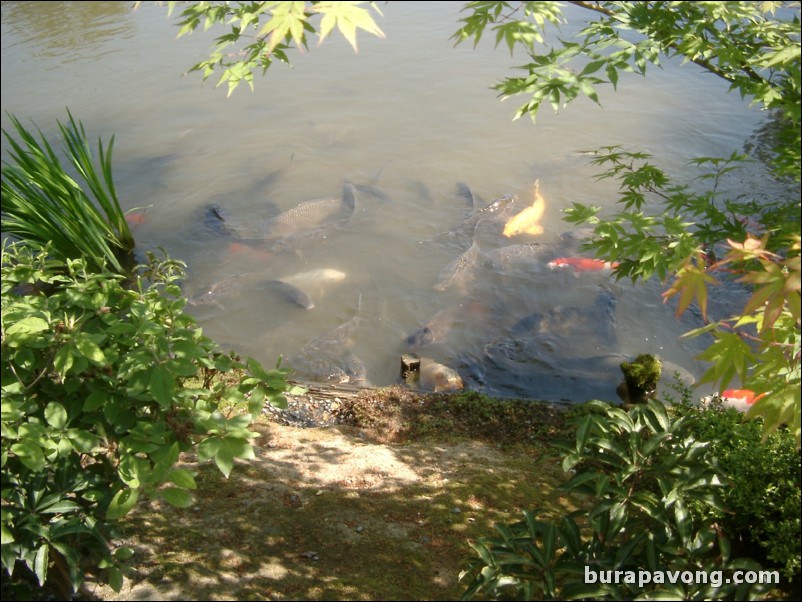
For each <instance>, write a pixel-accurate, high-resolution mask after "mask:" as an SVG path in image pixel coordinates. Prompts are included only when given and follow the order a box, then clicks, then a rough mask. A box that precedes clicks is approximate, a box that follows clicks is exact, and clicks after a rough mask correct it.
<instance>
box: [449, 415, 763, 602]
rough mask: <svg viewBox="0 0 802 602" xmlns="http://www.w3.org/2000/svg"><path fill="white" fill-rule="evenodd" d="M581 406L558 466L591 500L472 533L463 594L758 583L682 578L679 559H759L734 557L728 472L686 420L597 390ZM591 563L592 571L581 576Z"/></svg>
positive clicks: (710, 564) (640, 592) (671, 593)
mask: <svg viewBox="0 0 802 602" xmlns="http://www.w3.org/2000/svg"><path fill="white" fill-rule="evenodd" d="M588 409H589V410H592V411H590V412H588V413H587V414H586V415H585V416H584V417H582V418H581V419H579V421H578V423H577V428H576V437H575V441H573V442H571V443H565V444H562V445H561V448H562V449H563V450H564V454H565V455H564V458H563V468H564V469H565V470H566V471H570V472H572V473H573V476H572V477H571V478H570V479H569V480H568V481H567V482H566V483H565V485H564V488H565V490H566V491H567V492H571V493H574V494H580V495H582V496H584V497H585V498H586V499H587V500H588V503H589V505H590V510H589V511H588V512H577V513H574V514H572V515H569V516H566V517H564V518H563V519H562V520H560V521H547V520H541V519H539V518H538V515H537V513H536V512H524V520H523V521H521V522H519V523H515V524H512V525H496V530H497V531H498V536H497V537H488V538H482V539H480V540H478V541H476V542H474V543H472V547H473V549H474V550H475V552H476V554H477V557H476V558H473V559H472V560H471V561H470V562H469V563H468V568H467V569H466V570H465V571H463V573H462V574H461V578H462V579H465V580H467V582H468V586H467V589H466V592H465V595H464V598H465V599H470V598H472V597H474V596H475V595H477V594H484V595H489V596H491V597H496V598H503V599H523V600H532V599H550V600H553V599H587V598H592V599H610V600H628V599H629V600H631V599H635V598H636V597H642V598H652V599H653V598H658V599H674V600H692V599H706V600H710V599H729V598H737V599H743V598H747V597H748V598H749V599H754V598H755V597H756V596H758V595H760V594H761V593H765V592H766V591H767V590H768V589H769V588H768V586H766V585H751V586H750V585H747V584H740V585H739V584H735V583H733V582H730V583H727V581H728V580H727V579H726V578H722V579H721V580H714V579H712V578H711V579H710V580H709V582H708V583H703V582H702V580H701V579H696V580H695V581H696V583H694V584H688V583H684V582H683V581H682V580H680V579H678V577H679V575H680V573H681V572H683V571H691V572H692V574H694V575H696V574H697V573H696V572H697V571H700V572H703V573H704V574H706V575H708V576H711V575H712V573H711V572H712V571H724V573H723V574H722V573H718V575H719V576H723V577H728V576H730V573H729V571H733V570H736V569H737V570H759V568H760V565H758V563H757V562H755V561H754V560H751V559H747V558H732V554H731V550H730V534H729V533H728V532H727V530H726V529H725V528H724V527H723V525H722V524H721V523H719V522H717V521H716V520H715V518H714V517H716V516H721V515H722V514H724V513H726V511H727V505H726V501H725V498H724V497H723V487H722V484H723V482H722V480H723V479H726V478H727V476H726V475H722V474H721V472H720V469H719V467H718V466H717V464H716V460H715V456H714V454H713V453H712V451H713V450H712V448H711V444H710V443H709V441H706V440H704V439H700V438H698V435H699V433H698V432H697V430H696V429H695V428H694V422H693V420H692V419H691V418H690V417H687V416H686V417H679V418H678V417H676V416H673V415H671V414H670V413H669V412H668V411H667V409H666V407H665V406H664V405H663V404H662V403H660V402H657V401H654V400H652V401H649V402H648V403H647V404H641V405H637V406H634V407H633V408H632V409H631V410H629V411H628V412H625V411H624V410H622V409H620V408H617V407H613V406H610V405H608V404H605V403H602V402H591V403H590V404H588ZM701 509H704V510H705V511H701ZM588 570H591V572H592V574H593V575H595V576H596V582H595V583H592V582H591V581H592V578H591V579H588V580H586V573H587V572H588ZM600 571H621V573H620V575H621V577H620V579H618V580H614V581H613V582H612V583H609V582H608V583H602V582H601V579H600V575H599V572H600ZM643 571H652V572H653V573H652V574H654V572H656V571H661V572H662V574H663V575H664V576H665V582H664V583H656V582H648V583H644V582H643V581H642V580H641V575H642V572H643ZM672 575H673V576H674V581H673V582H672V578H671V576H672Z"/></svg>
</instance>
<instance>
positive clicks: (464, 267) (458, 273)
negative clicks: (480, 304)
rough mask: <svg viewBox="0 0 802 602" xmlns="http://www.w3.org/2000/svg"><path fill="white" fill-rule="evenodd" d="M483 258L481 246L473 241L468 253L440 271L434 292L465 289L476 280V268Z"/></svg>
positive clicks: (462, 254)
mask: <svg viewBox="0 0 802 602" xmlns="http://www.w3.org/2000/svg"><path fill="white" fill-rule="evenodd" d="M481 256H482V251H481V250H480V249H479V245H477V244H476V241H473V243H472V244H471V246H470V248H469V249H468V250H467V251H465V252H464V253H461V254H460V255H459V256H457V258H456V259H454V260H453V261H452V262H451V263H449V264H448V265H447V266H446V267H444V268H443V269H442V270H441V271H440V273H439V274H438V275H437V281H436V282H435V283H434V290H436V291H445V290H446V289H448V288H451V287H453V286H457V287H459V288H461V289H464V288H465V287H466V286H467V285H468V283H469V282H470V281H471V280H472V279H473V278H474V268H475V267H476V265H477V264H478V263H479V259H480V257H481Z"/></svg>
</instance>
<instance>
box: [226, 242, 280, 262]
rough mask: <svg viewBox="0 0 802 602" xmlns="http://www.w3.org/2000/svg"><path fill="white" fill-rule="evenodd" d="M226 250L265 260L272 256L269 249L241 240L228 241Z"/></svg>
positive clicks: (234, 253) (233, 253)
mask: <svg viewBox="0 0 802 602" xmlns="http://www.w3.org/2000/svg"><path fill="white" fill-rule="evenodd" d="M228 252H229V253H231V254H232V255H245V256H247V257H249V258H251V259H257V260H260V261H267V260H268V259H270V258H272V257H273V253H271V252H270V251H265V250H262V249H258V248H256V247H253V246H251V245H248V244H245V243H241V242H232V243H229V245H228Z"/></svg>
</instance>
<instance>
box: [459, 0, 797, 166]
mask: <svg viewBox="0 0 802 602" xmlns="http://www.w3.org/2000/svg"><path fill="white" fill-rule="evenodd" d="M572 4H573V5H574V6H577V7H581V8H583V9H586V10H587V11H589V12H591V13H592V14H594V17H595V20H589V21H588V23H587V25H586V26H585V27H584V28H583V29H582V30H581V31H580V32H579V35H578V39H579V40H580V41H578V42H577V41H570V40H562V39H561V40H560V42H559V45H558V46H555V47H548V46H546V47H545V48H543V49H539V48H537V47H536V44H541V45H543V44H544V43H545V42H544V39H545V27H546V25H547V24H552V25H559V24H560V23H561V22H564V18H563V16H562V12H561V9H560V3H558V2H520V3H512V2H469V3H467V4H466V6H465V11H466V12H468V13H469V14H468V15H467V16H466V17H464V18H463V19H462V20H461V22H462V23H463V25H462V27H461V28H460V29H459V30H458V31H457V32H456V33H455V34H454V36H453V39H455V40H456V42H457V43H460V42H463V41H465V40H468V39H473V40H474V43H478V42H479V39H480V38H481V36H482V34H483V33H484V31H485V29H487V28H490V29H492V30H493V31H495V32H496V45H499V44H500V43H501V42H502V41H504V42H505V43H506V44H507V46H509V48H510V52H512V51H513V50H514V49H515V48H516V47H517V48H520V49H521V50H522V51H523V52H524V53H526V54H527V55H528V57H529V59H530V62H529V63H527V64H525V65H522V66H520V67H519V69H521V70H522V71H524V72H525V73H524V75H522V76H519V77H508V78H505V79H504V80H503V81H502V82H501V83H499V84H497V85H496V89H497V90H498V91H499V93H500V95H501V97H502V98H508V97H510V96H515V95H519V94H523V95H526V96H530V97H531V99H530V100H528V101H527V102H526V103H525V104H523V105H522V106H521V107H519V109H518V110H517V112H516V114H515V117H516V118H518V117H521V116H522V115H529V116H530V117H532V119H534V118H535V116H536V115H537V112H538V110H539V109H540V106H541V104H542V103H543V102H545V101H548V102H549V103H550V104H551V105H552V107H553V108H554V110H555V111H556V110H557V109H558V108H559V107H560V105H562V106H565V105H566V104H568V103H569V102H570V101H572V100H574V99H575V98H576V97H578V96H579V95H580V94H582V95H584V96H587V97H588V98H590V99H591V100H593V101H594V102H596V103H598V102H599V98H598V93H597V86H598V85H599V84H611V85H612V86H613V87H614V88H616V87H617V86H618V82H619V74H620V72H621V71H625V72H634V73H638V74H640V75H646V71H647V68H648V66H649V64H652V65H658V66H659V65H660V60H661V57H668V58H671V57H681V58H682V60H683V62H692V63H695V64H696V65H698V66H699V67H700V68H702V69H705V70H707V71H709V72H710V73H713V74H715V75H716V76H718V77H721V78H722V79H724V80H725V81H727V82H728V83H729V84H730V90H737V91H738V92H739V93H740V95H741V96H742V97H749V98H751V99H752V102H753V103H757V104H760V105H761V106H763V107H765V108H766V109H776V110H777V111H778V112H779V113H780V115H781V118H782V120H783V121H784V122H785V123H786V127H785V128H784V129H783V131H784V134H785V135H786V136H787V138H786V140H784V142H783V144H782V146H781V147H780V149H779V150H780V153H779V156H778V159H777V167H778V169H779V171H780V172H781V173H783V174H786V175H794V176H795V177H798V171H799V163H800V131H799V120H800V41H799V16H798V6H796V7H794V6H787V3H783V2H593V3H591V2H573V3H572ZM780 15H782V16H780Z"/></svg>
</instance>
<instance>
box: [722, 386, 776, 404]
mask: <svg viewBox="0 0 802 602" xmlns="http://www.w3.org/2000/svg"><path fill="white" fill-rule="evenodd" d="M764 395H766V394H765V393H761V394H760V395H758V396H757V397H756V396H755V392H754V391H750V390H749V389H727V390H726V391H723V392H722V393H721V397H722V399H724V398H726V399H730V400H732V401H736V402H741V403H745V404H746V405H749V406H751V405H752V404H753V403H755V402H756V401H757V400H758V399H760V398H761V397H763V396H764Z"/></svg>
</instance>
